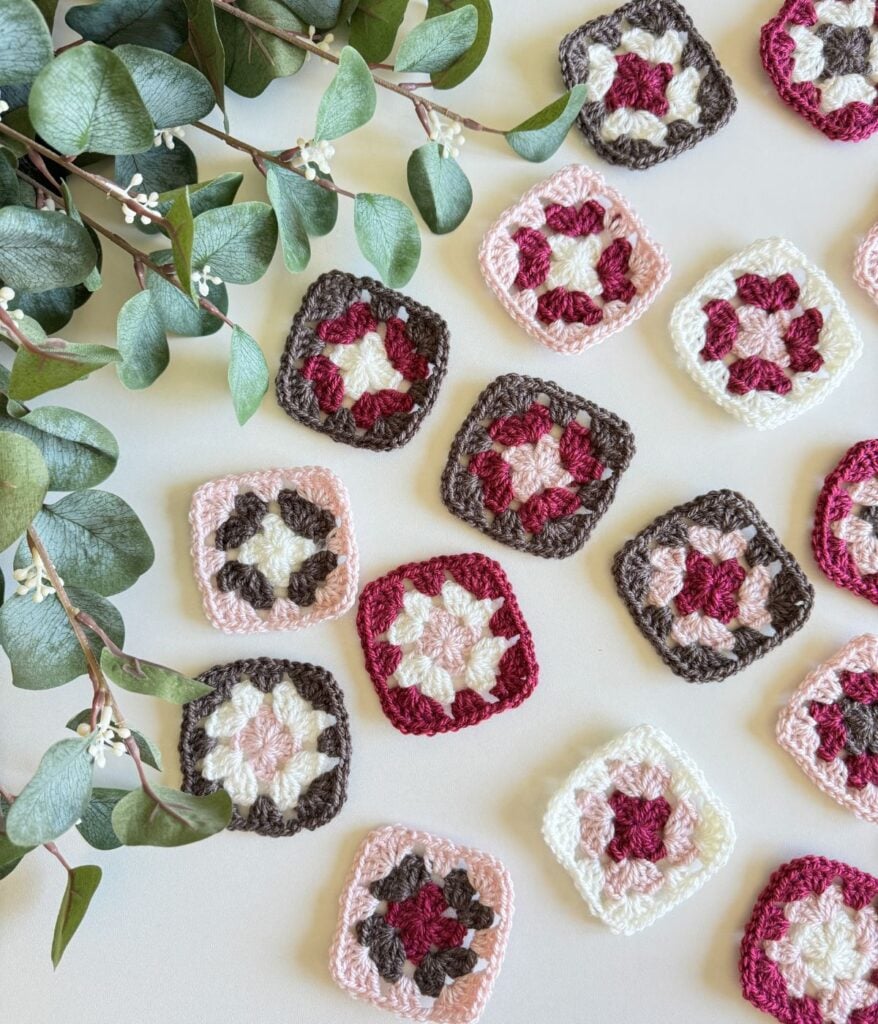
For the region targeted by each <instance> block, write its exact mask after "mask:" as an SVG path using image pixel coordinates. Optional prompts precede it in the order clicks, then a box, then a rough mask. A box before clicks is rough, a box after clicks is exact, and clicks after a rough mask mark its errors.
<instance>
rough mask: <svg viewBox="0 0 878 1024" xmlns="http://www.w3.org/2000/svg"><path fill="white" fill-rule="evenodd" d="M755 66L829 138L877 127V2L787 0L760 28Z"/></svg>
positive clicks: (861, 134)
mask: <svg viewBox="0 0 878 1024" xmlns="http://www.w3.org/2000/svg"><path fill="white" fill-rule="evenodd" d="M760 50H761V54H762V64H763V66H764V67H765V70H766V71H767V72H768V76H769V78H770V79H771V81H772V82H773V83H774V87H775V89H777V92H778V95H779V96H780V98H781V99H782V100H783V102H784V103H786V105H787V106H788V107H791V108H792V109H793V110H795V111H796V113H797V114H799V115H800V116H801V117H803V118H805V120H806V121H810V122H811V124H812V125H814V127H815V128H817V129H818V130H819V131H821V132H823V134H824V135H826V136H827V137H828V138H830V139H841V140H843V141H846V142H858V141H860V140H862V139H868V138H869V136H870V135H872V134H873V132H875V131H876V129H878V103H876V101H878V3H876V0H846V2H840V0H786V2H785V3H784V5H783V6H782V7H781V9H780V11H779V12H778V13H777V14H776V15H775V16H774V17H773V18H772V19H771V21H769V22H767V23H766V24H765V25H763V26H762V41H761V46H760Z"/></svg>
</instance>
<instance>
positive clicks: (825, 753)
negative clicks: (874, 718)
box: [808, 700, 847, 761]
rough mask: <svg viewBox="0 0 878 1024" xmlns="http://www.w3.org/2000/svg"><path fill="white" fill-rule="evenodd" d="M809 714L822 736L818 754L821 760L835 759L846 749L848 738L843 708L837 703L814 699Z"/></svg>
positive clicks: (809, 707) (818, 733)
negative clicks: (824, 702) (822, 702)
mask: <svg viewBox="0 0 878 1024" xmlns="http://www.w3.org/2000/svg"><path fill="white" fill-rule="evenodd" d="M808 714H809V715H810V716H811V717H812V718H813V719H814V722H815V727H816V729H817V735H818V736H819V737H820V746H819V747H818V748H817V756H818V757H819V758H820V760H821V761H834V760H835V759H836V758H837V757H838V755H839V754H840V753H841V751H842V750H843V749H844V744H845V740H846V739H847V730H846V729H845V727H844V715H843V714H842V713H841V708H840V707H839V706H838V705H837V704H821V702H820V701H818V700H812V701H811V703H810V704H809V706H808Z"/></svg>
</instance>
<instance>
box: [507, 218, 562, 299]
mask: <svg viewBox="0 0 878 1024" xmlns="http://www.w3.org/2000/svg"><path fill="white" fill-rule="evenodd" d="M512 241H513V242H515V244H516V245H517V246H518V275H517V276H516V278H515V284H516V285H517V286H518V287H519V288H539V286H540V285H541V284H542V283H543V282H544V281H545V280H546V278H547V277H548V276H549V267H550V266H551V265H552V247H551V246H550V245H549V241H548V239H547V238H546V236H545V235H544V234H543V233H542V231H537V229H536V228H519V229H518V231H516V232H515V234H514V235H513V236H512Z"/></svg>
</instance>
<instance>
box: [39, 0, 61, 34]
mask: <svg viewBox="0 0 878 1024" xmlns="http://www.w3.org/2000/svg"><path fill="white" fill-rule="evenodd" d="M34 2H35V3H36V5H37V7H39V9H40V14H42V16H43V17H44V18H45V19H46V25H47V26H48V28H49V31H50V32H51V31H52V27H53V25H54V24H55V14H56V12H57V10H58V0H34Z"/></svg>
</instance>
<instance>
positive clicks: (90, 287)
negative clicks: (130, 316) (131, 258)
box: [46, 180, 102, 330]
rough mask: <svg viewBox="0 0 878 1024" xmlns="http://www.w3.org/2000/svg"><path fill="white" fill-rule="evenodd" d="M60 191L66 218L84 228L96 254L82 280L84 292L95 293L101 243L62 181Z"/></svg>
mask: <svg viewBox="0 0 878 1024" xmlns="http://www.w3.org/2000/svg"><path fill="white" fill-rule="evenodd" d="M61 189H62V192H63V195H64V207H65V209H66V210H67V216H68V217H70V218H71V220H75V221H76V223H77V224H81V225H82V227H84V228H85V230H86V231H87V232H88V236H89V238H90V239H91V243H92V245H93V246H94V247H95V253H96V254H97V262H96V263H95V265H94V267H93V268H92V270H91V271H90V272H89V275H88V277H86V278H85V279H84V280H83V282H82V285H83V287H84V288H85V289H86V291H89V292H96V291H97V290H98V288H100V286H101V256H102V254H101V243H100V242H99V241H98V236H97V234H96V233H95V231H94V230H93V229H92V228H90V227H89V226H88V225H87V224H86V223H85V222H84V221H83V219H82V216H81V214H80V212H79V209H78V208H77V206H76V202H75V201H74V199H73V193H72V192H71V191H70V186H69V185H68V184H67V182H66V181H63V180H62V182H61ZM74 301H75V304H76V305H77V306H81V305H82V303H83V302H85V299H84V298H83V299H82V301H81V302H80V301H78V300H77V299H76V298H74ZM46 330H57V328H54V327H53V328H46Z"/></svg>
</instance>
